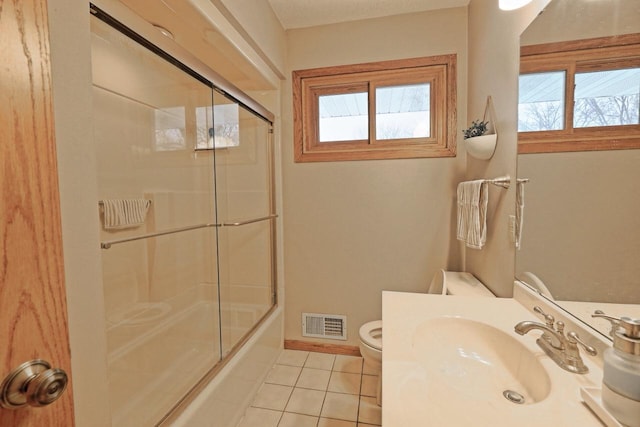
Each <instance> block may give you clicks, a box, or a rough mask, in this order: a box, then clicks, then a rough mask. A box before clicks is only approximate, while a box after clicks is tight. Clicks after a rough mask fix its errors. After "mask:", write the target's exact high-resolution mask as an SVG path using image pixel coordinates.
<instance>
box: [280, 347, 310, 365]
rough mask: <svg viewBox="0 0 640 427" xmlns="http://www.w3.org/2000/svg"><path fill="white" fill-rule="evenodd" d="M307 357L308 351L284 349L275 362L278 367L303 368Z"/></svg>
mask: <svg viewBox="0 0 640 427" xmlns="http://www.w3.org/2000/svg"><path fill="white" fill-rule="evenodd" d="M308 356H309V352H308V351H300V350H289V349H284V350H282V353H280V357H278V361H277V362H276V363H277V364H278V365H289V366H300V367H303V366H304V362H305V361H306V360H307V357H308Z"/></svg>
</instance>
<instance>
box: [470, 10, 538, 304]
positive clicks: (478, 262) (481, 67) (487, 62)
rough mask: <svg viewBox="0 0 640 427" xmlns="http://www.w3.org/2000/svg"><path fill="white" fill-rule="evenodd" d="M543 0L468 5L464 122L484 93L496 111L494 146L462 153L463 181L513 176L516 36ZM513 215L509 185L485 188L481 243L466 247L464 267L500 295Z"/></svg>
mask: <svg viewBox="0 0 640 427" xmlns="http://www.w3.org/2000/svg"><path fill="white" fill-rule="evenodd" d="M548 1H549V0H535V1H533V2H532V3H530V4H529V5H528V6H525V7H524V8H522V9H519V10H515V11H501V10H500V9H498V2H497V1H494V0H471V3H470V4H469V93H468V106H467V115H468V118H469V122H470V121H471V120H473V119H477V118H481V117H482V116H483V113H484V108H485V103H486V100H487V96H491V97H492V99H493V103H494V106H495V111H496V116H497V117H496V118H495V120H496V123H495V125H496V129H497V132H498V145H497V147H496V152H495V154H494V156H493V158H492V159H490V160H476V159H473V158H471V157H470V156H469V157H467V175H466V178H467V179H480V178H495V177H498V176H503V175H510V176H511V177H512V178H515V176H516V160H515V159H516V154H517V105H518V72H519V63H520V59H519V58H520V34H521V33H522V32H523V31H524V29H525V28H526V27H527V26H528V25H529V23H531V21H533V19H534V18H535V17H536V15H537V14H538V12H539V11H540V10H542V8H543V7H544V5H546V3H548ZM514 214H515V185H512V186H511V188H510V189H509V190H505V189H502V188H499V187H495V186H491V188H489V207H488V213H487V245H486V247H485V248H483V249H482V250H475V249H467V251H466V270H467V271H469V272H471V273H473V274H474V275H475V276H476V277H478V278H479V279H480V280H481V281H482V282H483V283H485V284H486V285H487V286H488V287H489V288H490V289H491V290H492V291H493V293H495V294H496V295H498V296H501V297H510V296H511V295H512V292H513V290H512V288H513V277H514V256H515V247H514V245H513V243H512V242H511V239H510V236H509V215H514Z"/></svg>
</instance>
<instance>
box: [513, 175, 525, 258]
mask: <svg viewBox="0 0 640 427" xmlns="http://www.w3.org/2000/svg"><path fill="white" fill-rule="evenodd" d="M523 219H524V181H518V183H517V184H516V229H515V240H516V249H520V246H521V243H522V226H523V224H524V222H523Z"/></svg>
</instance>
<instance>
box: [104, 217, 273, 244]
mask: <svg viewBox="0 0 640 427" xmlns="http://www.w3.org/2000/svg"><path fill="white" fill-rule="evenodd" d="M277 217H278V215H276V214H271V215H267V216H263V217H260V218H254V219H248V220H245V221H238V222H223V223H221V224H216V223H212V224H198V225H192V226H189V227H180V228H174V229H171V230H165V231H158V232H155V233H148V234H141V235H139V236H134V237H126V238H123V239H116V240H108V241H106V242H101V243H100V248H102V249H109V248H110V247H111V245H117V244H118V243H126V242H133V241H135V240H143V239H148V238H150V237H158V236H165V235H167V234H175V233H182V232H185V231H191V230H198V229H201V228H209V227H220V228H222V227H240V226H243V225H248V224H254V223H256V222H262V221H268V220H272V219H275V218H277Z"/></svg>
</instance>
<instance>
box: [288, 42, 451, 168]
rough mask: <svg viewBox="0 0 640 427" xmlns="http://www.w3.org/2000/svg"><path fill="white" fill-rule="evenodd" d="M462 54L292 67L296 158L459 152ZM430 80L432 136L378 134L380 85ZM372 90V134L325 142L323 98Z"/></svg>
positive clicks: (372, 157) (371, 157) (342, 158)
mask: <svg viewBox="0 0 640 427" xmlns="http://www.w3.org/2000/svg"><path fill="white" fill-rule="evenodd" d="M456 74H457V71H456V55H455V54H452V55H440V56H432V57H425V58H412V59H405V60H393V61H382V62H371V63H365V64H356V65H344V66H335V67H325V68H314V69H308V70H297V71H293V73H292V80H293V128H294V160H295V162H326V161H349V160H380V159H401V158H424V157H455V155H456ZM415 83H429V84H430V91H431V95H430V115H431V117H430V120H431V123H430V134H431V136H430V137H428V138H406V139H392V140H377V139H375V137H374V136H375V129H376V114H375V105H376V104H375V102H376V99H375V93H376V88H378V87H386V86H401V85H409V84H415ZM351 92H367V93H368V109H369V119H368V126H369V138H368V139H362V140H351V141H336V142H322V143H320V142H319V120H318V117H319V114H318V108H319V107H318V98H319V96H322V95H334V94H343V93H351Z"/></svg>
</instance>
